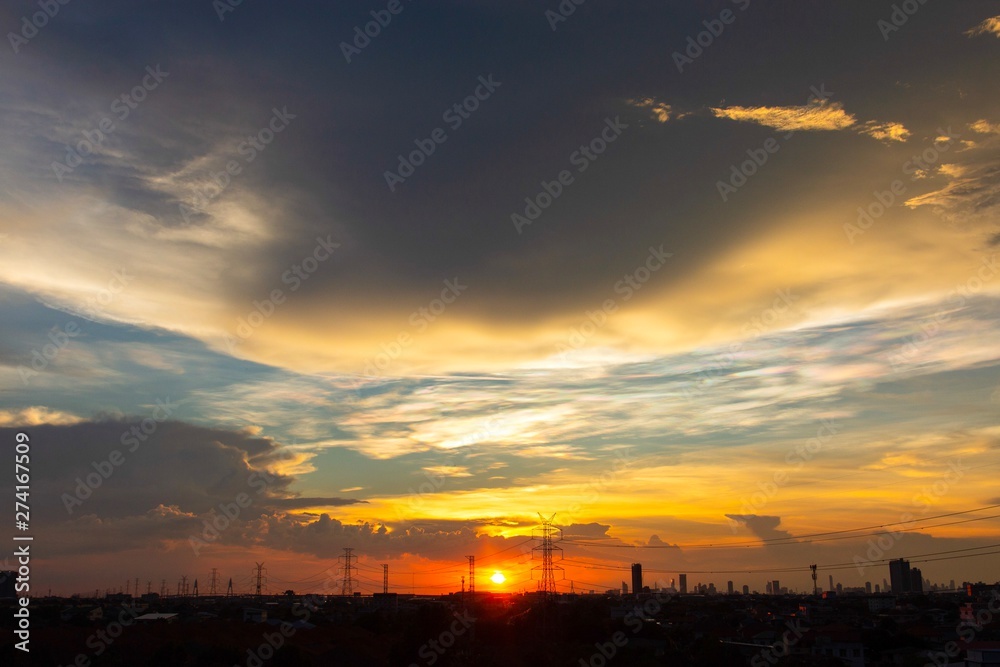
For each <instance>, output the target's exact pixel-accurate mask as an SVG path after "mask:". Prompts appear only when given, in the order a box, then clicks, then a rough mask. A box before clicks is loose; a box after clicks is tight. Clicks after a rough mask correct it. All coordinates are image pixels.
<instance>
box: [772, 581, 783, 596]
mask: <svg viewBox="0 0 1000 667" xmlns="http://www.w3.org/2000/svg"><path fill="white" fill-rule="evenodd" d="M771 592H772V593H774V594H775V595H781V584H780V583H778V580H777V579H775V580H774V581H772V582H771Z"/></svg>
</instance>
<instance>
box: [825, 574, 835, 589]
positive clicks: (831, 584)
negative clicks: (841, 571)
mask: <svg viewBox="0 0 1000 667" xmlns="http://www.w3.org/2000/svg"><path fill="white" fill-rule="evenodd" d="M826 590H828V591H832V590H834V588H833V575H832V574H831V575H830V588H828V589H826Z"/></svg>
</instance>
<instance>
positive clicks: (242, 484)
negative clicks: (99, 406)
mask: <svg viewBox="0 0 1000 667" xmlns="http://www.w3.org/2000/svg"><path fill="white" fill-rule="evenodd" d="M150 414H151V415H156V416H157V417H159V416H162V412H157V411H155V410H153V411H151V412H150ZM145 426H146V430H148V431H151V433H150V434H149V435H146V434H145V433H144V432H143V430H142V428H143V418H135V419H130V420H122V421H104V422H85V423H80V424H74V425H71V426H51V425H42V426H35V427H32V428H30V429H28V432H29V434H30V436H31V452H32V462H33V471H34V473H33V476H32V485H33V489H34V490H35V491H36V493H37V496H36V498H37V500H36V501H35V502H34V504H33V509H34V511H35V513H36V515H37V516H39V517H40V518H41V519H42V520H43V521H45V522H54V523H59V522H62V521H67V520H73V519H79V518H80V517H83V516H84V515H93V516H94V517H97V518H98V520H101V521H105V520H106V521H117V520H122V519H125V518H127V517H136V516H143V515H145V514H146V513H148V512H150V511H154V510H156V509H157V508H159V507H170V508H174V510H173V511H174V512H175V513H183V514H190V515H193V516H197V515H202V514H205V513H207V512H209V511H211V510H213V509H215V510H218V508H219V506H220V505H228V504H232V503H233V502H235V501H236V499H237V497H238V496H239V495H240V494H246V495H247V496H249V497H251V498H253V501H254V508H255V509H259V510H267V509H269V508H270V509H279V508H280V509H294V508H301V507H304V506H307V505H308V506H313V507H315V506H324V505H326V506H336V505H345V504H352V503H356V502H362V501H359V500H354V499H345V498H338V497H310V498H300V497H298V496H297V495H296V494H294V493H292V492H291V491H290V490H289V487H290V486H291V484H292V483H293V482H294V478H293V477H292V476H289V475H283V474H280V473H277V472H274V470H275V469H276V468H277V467H279V466H280V465H281V464H282V463H284V462H285V461H286V453H285V452H284V451H283V450H282V448H281V447H280V445H279V444H278V443H276V442H274V441H273V440H270V439H268V438H260V437H256V436H253V435H251V434H249V433H248V432H237V431H227V430H223V429H213V428H205V427H201V426H195V425H192V424H186V423H183V422H177V421H162V422H156V421H155V419H150V420H149V421H146V422H145ZM15 433H16V431H15V430H14V429H10V428H3V429H0V438H6V441H8V442H13V441H14V436H15ZM133 450H134V451H133ZM115 462H118V465H115ZM0 490H4V491H10V490H11V485H10V483H9V481H8V480H5V484H4V485H3V486H0ZM67 507H69V508H70V509H71V510H72V514H71V513H70V512H68V511H67Z"/></svg>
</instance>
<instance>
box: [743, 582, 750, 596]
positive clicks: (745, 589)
mask: <svg viewBox="0 0 1000 667" xmlns="http://www.w3.org/2000/svg"><path fill="white" fill-rule="evenodd" d="M743 595H750V587H749V586H747V585H746V584H743Z"/></svg>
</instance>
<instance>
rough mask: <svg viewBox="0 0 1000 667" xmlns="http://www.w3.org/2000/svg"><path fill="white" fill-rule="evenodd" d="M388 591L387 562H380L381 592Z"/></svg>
mask: <svg viewBox="0 0 1000 667" xmlns="http://www.w3.org/2000/svg"><path fill="white" fill-rule="evenodd" d="M388 592H389V564H388V563H382V593H383V594H385V593H388Z"/></svg>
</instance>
